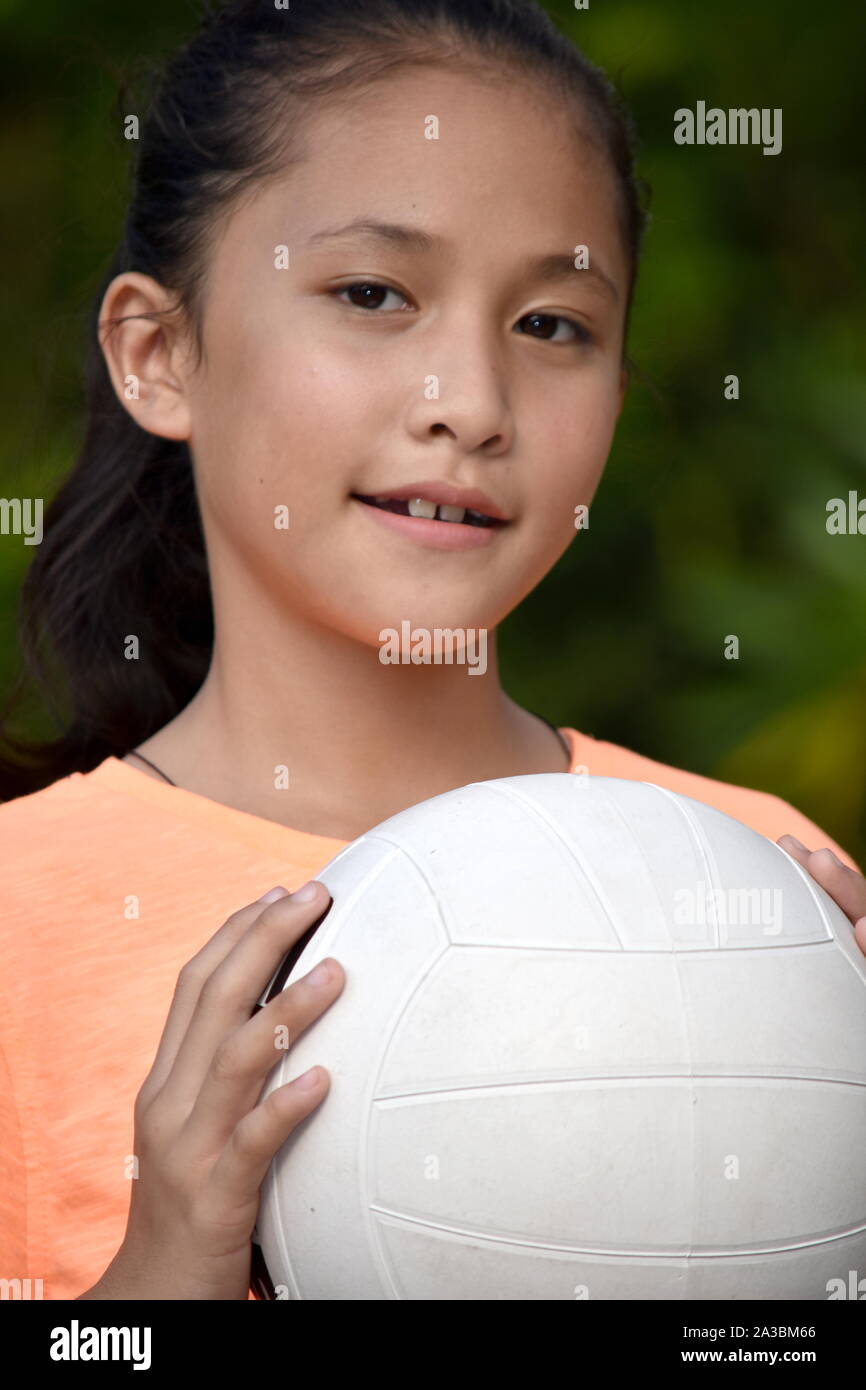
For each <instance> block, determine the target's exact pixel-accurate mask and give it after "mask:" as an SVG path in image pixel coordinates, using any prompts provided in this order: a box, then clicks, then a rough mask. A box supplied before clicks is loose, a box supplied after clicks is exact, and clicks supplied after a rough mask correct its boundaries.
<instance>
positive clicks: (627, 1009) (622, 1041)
mask: <svg viewBox="0 0 866 1390" xmlns="http://www.w3.org/2000/svg"><path fill="white" fill-rule="evenodd" d="M864 1002H866V1001H864ZM676 1070H681V1071H682V1072H683V1073H684V1074H688V1072H689V1041H688V1037H687V1033H686V1028H685V1023H684V1020H683V1016H682V1010H681V1007H680V985H679V981H678V976H677V962H676V957H674V956H672V955H669V954H654V955H648V954H641V955H639V956H638V955H626V954H624V953H622V952H608V951H600V952H589V951H578V952H571V951H533V950H531V948H529V947H528V946H527V947H524V949H523V950H502V949H499V948H492V949H490V948H485V947H476V946H458V947H451V948H450V949H449V950H448V951H446V952H445V953H444V954H443V955H442V956H440V957H439V959H438V960H437V961H436V963H435V965H433V966H432V968H431V969H430V970H429V972H428V974H427V977H426V979H425V980H424V983H423V987H421V988H420V989H419V990H418V992H417V994H416V995H415V997H414V999H413V1002H412V1007H411V1009H407V1010H406V1011H405V1012H404V1013H403V1014H402V1015H401V1017H400V1020H399V1022H398V1024H397V1026H396V1028H395V1029H394V1032H393V1035H392V1037H391V1042H390V1045H389V1047H388V1049H387V1051H386V1053H385V1056H384V1059H383V1062H382V1069H381V1072H380V1074H379V1080H378V1083H377V1086H376V1091H375V1094H376V1097H377V1098H380V1099H381V1098H383V1097H387V1096H389V1095H403V1094H405V1093H406V1092H415V1093H417V1094H422V1093H423V1092H425V1091H442V1090H448V1089H451V1088H453V1087H459V1086H473V1085H486V1084H490V1085H496V1084H501V1083H503V1082H505V1081H507V1082H508V1083H509V1084H511V1083H513V1082H515V1081H537V1080H543V1079H545V1078H547V1079H553V1078H557V1077H561V1078H563V1079H567V1078H569V1077H575V1076H584V1077H585V1076H617V1075H619V1076H622V1075H625V1076H643V1075H652V1074H653V1073H654V1072H655V1073H661V1074H664V1075H668V1074H670V1072H671V1071H676Z"/></svg>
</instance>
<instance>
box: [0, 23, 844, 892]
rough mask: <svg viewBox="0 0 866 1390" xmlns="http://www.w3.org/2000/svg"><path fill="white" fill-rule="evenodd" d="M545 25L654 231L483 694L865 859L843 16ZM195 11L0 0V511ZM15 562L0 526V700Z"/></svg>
mask: <svg viewBox="0 0 866 1390" xmlns="http://www.w3.org/2000/svg"><path fill="white" fill-rule="evenodd" d="M547 8H548V9H549V11H550V12H551V14H553V16H554V17H555V18H556V19H557V21H558V23H559V24H560V26H561V27H563V28H565V29H566V30H567V32H568V33H570V34H571V35H572V36H573V37H574V38H575V39H576V41H577V42H578V43H579V44H580V45H581V47H583V49H584V51H585V52H586V53H587V55H588V56H589V57H590V58H591V59H592V60H593V61H594V62H596V63H598V64H600V65H601V66H602V67H603V68H605V70H606V71H607V72H608V73H609V74H610V75H611V76H612V77H613V78H614V80H615V81H616V83H617V85H618V87H619V89H620V91H621V92H622V93H623V95H624V97H625V99H626V101H627V103H628V105H629V107H630V108H631V110H632V112H633V113H634V117H635V120H636V124H637V129H638V133H639V136H640V141H641V148H640V154H639V172H640V173H641V174H642V175H643V177H644V178H646V179H647V180H648V181H649V183H650V184H651V186H652V190H653V193H652V202H651V211H652V223H651V226H650V230H649V233H648V236H647V241H646V250H645V254H644V260H643V264H642V268H641V272H640V276H639V280H638V290H637V299H636V303H635V308H634V311H633V322H632V332H631V339H630V354H631V356H632V358H633V359H634V360H635V362H636V363H637V365H638V367H639V369H640V372H641V376H640V377H639V378H638V379H637V380H636V381H635V383H634V384H633V386H632V388H631V391H630V393H629V399H628V402H627V405H626V408H625V410H624V412H623V416H622V418H621V422H620V425H619V429H618V433H617V437H616V441H615V443H614V447H613V450H612V453H611V457H610V461H609V463H608V467H607V473H606V475H605V478H604V480H603V482H602V485H601V488H600V490H599V493H598V494H597V497H596V501H595V503H594V505H593V507H592V512H591V517H590V528H589V529H588V530H587V531H584V532H582V533H581V534H580V535H579V536H578V538H577V541H576V543H575V545H574V546H572V547H571V549H570V551H569V552H568V554H567V555H566V556H564V558H563V560H562V561H561V562H560V564H559V565H558V566H557V568H556V569H555V570H554V571H553V572H552V573H551V575H550V576H549V577H548V578H547V579H546V580H545V582H544V583H543V584H542V585H541V586H540V587H539V588H538V590H536V592H535V593H534V594H533V595H531V596H530V598H529V599H527V600H526V601H525V603H524V604H523V605H522V606H521V607H520V609H519V610H518V611H517V612H516V613H515V614H514V615H512V617H510V618H509V619H508V621H507V622H506V623H505V624H504V625H503V629H502V632H501V636H500V645H501V652H502V670H503V679H504V682H505V684H506V687H507V688H508V690H509V692H510V693H511V694H512V695H513V696H514V698H516V699H517V700H519V701H520V702H521V703H523V704H525V705H527V706H528V707H529V708H531V709H534V710H537V711H539V712H541V713H544V714H546V715H547V717H548V718H550V719H551V720H554V721H555V722H557V723H559V724H571V725H573V726H575V727H577V728H579V729H582V730H584V731H585V732H587V733H591V734H593V735H595V736H596V737H599V738H604V739H608V740H611V741H613V742H615V743H620V744H624V745H626V746H627V747H630V748H634V749H636V750H638V751H640V752H642V753H645V754H648V755H649V756H651V757H654V758H658V759H660V760H661V761H663V762H666V763H670V764H673V765H675V766H680V767H686V768H689V769H691V770H693V771H696V772H700V773H704V774H705V775H708V776H712V777H717V778H721V779H723V780H725V781H730V782H735V783H739V784H741V785H746V786H752V787H759V788H762V789H765V790H767V791H771V792H773V793H775V794H776V795H779V796H781V797H783V798H785V799H786V800H788V801H790V802H792V803H793V804H794V805H795V806H797V807H798V808H799V809H800V810H802V811H803V812H804V813H805V814H806V815H808V816H810V817H811V818H812V819H813V820H815V821H817V822H818V824H819V825H820V826H822V827H823V828H824V829H825V830H826V831H827V832H828V833H829V834H830V835H832V836H833V837H834V838H835V839H837V840H838V841H839V842H840V843H841V844H842V845H843V846H844V847H845V848H846V849H847V850H848V851H849V852H850V853H851V854H852V855H853V856H854V857H855V859H857V860H858V862H860V863H861V865H864V866H866V535H864V536H861V535H839V536H833V535H829V534H828V532H827V530H826V516H827V512H826V508H827V502H828V500H829V499H830V498H832V497H847V494H848V492H849V490H852V489H853V490H855V491H857V492H858V495H859V496H860V497H864V498H866V392H864V375H866V373H864V367H866V363H864V355H866V354H864V307H866V305H864V298H866V296H864V276H863V261H864V255H866V217H864V211H866V181H864V175H863V170H864V156H863V141H864V132H866V95H864V93H866V85H864V79H863V71H864V63H866V25H864V20H863V12H862V6H861V4H860V3H859V0H858V3H855V2H854V0H851V3H838V4H835V5H814V4H811V3H807V0H764V3H762V5H761V6H760V9H759V10H758V9H757V8H756V7H755V5H754V3H753V0H733V3H728V4H725V5H717V6H699V5H695V4H694V3H691V4H690V3H687V0H678V2H677V3H673V0H658V2H657V3H647V0H641V3H622V4H615V3H602V0H592V3H591V8H590V9H589V10H588V11H575V9H574V8H573V6H571V5H568V4H566V3H550V4H548V5H547ZM196 12H197V11H196V6H195V4H193V3H189V2H187V0H149V3H148V4H147V5H146V6H141V5H119V4H118V3H117V0H76V3H75V4H74V5H70V4H69V3H68V0H40V3H39V4H38V5H34V4H33V3H32V0H30V3H27V0H0V34H2V50H0V51H2V57H0V65H2V78H3V80H2V84H0V91H2V97H0V101H2V105H3V114H2V134H0V142H2V145H0V150H2V153H0V158H2V168H3V177H2V180H0V198H2V201H3V203H4V205H5V206H4V208H3V212H4V214H5V215H4V216H3V219H2V228H3V229H2V232H0V235H2V238H3V264H4V267H5V270H6V277H5V278H6V282H7V283H6V289H5V311H6V313H5V317H6V333H5V334H4V337H3V342H2V349H0V350H2V371H0V381H2V387H3V390H4V391H5V392H6V395H7V400H6V404H5V408H4V409H3V410H2V414H0V469H2V472H0V489H2V495H3V496H6V497H12V496H21V497H28V496H29V497H34V496H42V497H44V498H46V500H47V499H48V498H49V497H50V496H51V495H52V494H53V492H54V491H55V490H56V487H57V485H58V483H59V481H60V479H61V478H62V476H63V474H64V472H65V470H66V469H67V468H68V466H69V464H70V462H71V458H72V455H73V453H74V450H75V447H76V443H77V440H78V438H79V434H80V430H81V426H82V401H83V391H82V382H83V358H84V353H83V344H84V323H85V316H86V313H87V310H88V307H89V304H90V300H91V297H92V295H93V293H94V290H95V287H96V285H97V283H98V281H99V278H100V275H101V273H102V269H103V267H104V266H105V264H106V263H107V261H108V258H109V255H110V253H111V252H112V251H113V249H114V246H115V243H116V240H117V237H118V233H119V228H120V223H121V218H122V212H123V206H124V199H125V193H126V162H127V147H126V145H125V142H124V141H123V140H122V139H121V138H120V136H119V129H118V122H117V120H116V119H115V113H114V106H115V101H116V96H117V84H118V81H119V79H120V78H121V77H122V76H123V75H124V74H125V72H126V71H127V69H128V67H129V65H130V63H131V62H132V61H134V60H136V59H137V58H138V57H139V56H140V55H149V56H153V57H159V56H160V55H165V54H167V53H168V52H170V51H171V49H172V48H173V46H174V45H175V44H176V43H178V42H179V41H181V40H182V39H183V38H184V37H186V36H187V35H188V34H189V33H190V32H191V30H192V28H193V27H194V24H195V16H196ZM698 100H703V101H705V102H706V103H707V105H708V106H721V107H723V108H725V109H727V108H729V107H753V106H755V107H759V108H762V107H766V108H771V109H772V108H776V107H781V108H782V110H783V112H784V118H783V121H784V123H783V149H782V152H781V154H779V155H776V156H765V155H763V154H762V152H761V149H760V147H757V146H736V145H731V146H726V145H719V146H703V147H701V146H691V147H689V146H678V145H675V144H674V141H673V113H674V111H675V110H676V109H677V108H678V107H681V106H687V107H690V108H692V109H694V107H695V105H696V103H697V101H698ZM728 373H736V374H737V375H738V376H739V379H740V399H739V401H726V400H725V399H724V396H723V381H724V378H725V376H726V375H727V374H728ZM30 558H31V547H28V546H25V545H24V544H23V540H22V538H21V537H18V536H11V535H10V536H6V537H3V538H2V543H0V689H2V690H3V691H6V690H7V689H8V688H9V685H10V683H11V681H12V678H13V675H14V674H15V672H16V671H17V669H18V664H19V657H18V650H17V645H16V640H15V610H16V602H17V596H18V590H19V587H20V584H21V580H22V577H23V574H24V571H25V568H26V566H27V564H28V562H29V560H30ZM728 634H736V635H737V636H738V637H739V643H740V655H739V659H738V660H736V661H731V660H726V659H725V657H724V647H725V639H726V637H727V636H728ZM44 727H45V725H44V724H43V722H42V720H41V718H40V715H39V713H38V711H34V712H33V713H32V716H31V723H30V724H29V725H25V726H24V728H25V729H26V730H29V731H31V732H34V733H35V732H36V731H37V730H41V729H43V728H44Z"/></svg>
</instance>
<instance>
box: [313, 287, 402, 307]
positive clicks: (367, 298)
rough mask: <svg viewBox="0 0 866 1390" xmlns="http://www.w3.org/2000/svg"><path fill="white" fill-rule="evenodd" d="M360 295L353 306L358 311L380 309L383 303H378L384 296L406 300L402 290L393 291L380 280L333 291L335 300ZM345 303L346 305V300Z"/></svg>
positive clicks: (354, 300) (353, 302) (353, 301)
mask: <svg viewBox="0 0 866 1390" xmlns="http://www.w3.org/2000/svg"><path fill="white" fill-rule="evenodd" d="M356 292H360V293H359V298H358V299H353V300H352V301H351V302H352V305H353V307H354V308H356V309H371V310H372V309H379V308H381V307H382V306H381V303H379V302H377V301H378V299H379V297H380V296H381V295H382V294H385V295H386V296H387V295H389V294H396V295H397V296H398V298H400V299H403V300H405V298H406V296H405V295H404V294H401V292H400V290H395V289H392V288H391V286H390V285H383V284H381V283H380V282H379V281H378V280H356V281H355V282H354V283H353V284H351V285H341V286H340V287H339V288H338V289H335V290H331V294H333V295H334V297H335V298H339V297H340V295H343V294H350V295H351V294H355V293H356ZM343 303H346V301H345V300H344V301H343Z"/></svg>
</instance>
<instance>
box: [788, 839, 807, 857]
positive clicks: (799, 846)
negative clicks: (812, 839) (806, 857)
mask: <svg viewBox="0 0 866 1390" xmlns="http://www.w3.org/2000/svg"><path fill="white" fill-rule="evenodd" d="M785 839H786V840H790V841H791V844H792V845H796V846H797V849H801V850H803V852H804V854H808V853H809V851H808V850H807V849H806V846H805V845H804V844H803V843H802V841H801V840H798V839H797V836H796V835H786V836H785Z"/></svg>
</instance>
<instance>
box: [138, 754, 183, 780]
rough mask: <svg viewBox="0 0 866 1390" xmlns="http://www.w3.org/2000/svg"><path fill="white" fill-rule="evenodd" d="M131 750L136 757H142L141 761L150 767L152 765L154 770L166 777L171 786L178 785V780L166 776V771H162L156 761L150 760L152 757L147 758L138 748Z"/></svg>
mask: <svg viewBox="0 0 866 1390" xmlns="http://www.w3.org/2000/svg"><path fill="white" fill-rule="evenodd" d="M130 751H131V752H132V754H133V755H134V757H136V758H141V761H142V762H143V763H147V765H148V767H152V768H153V770H154V772H158V773H159V775H160V777H165V780H166V782H168V784H169V786H171V787H176V786H177V782H172V780H171V778H170V777H166V776H165V773H164V772H163V771H162V769H161V768H159V767H157V765H156V763H152V762H151V761H150V758H146V757H145V756H144V754H143V753H139V751H138V749H137V748H133V749H131V750H130Z"/></svg>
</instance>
